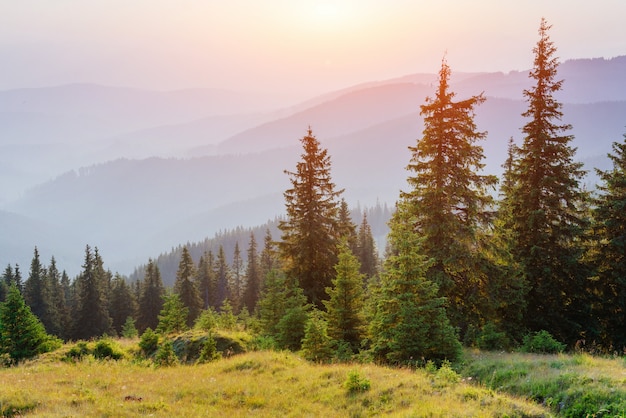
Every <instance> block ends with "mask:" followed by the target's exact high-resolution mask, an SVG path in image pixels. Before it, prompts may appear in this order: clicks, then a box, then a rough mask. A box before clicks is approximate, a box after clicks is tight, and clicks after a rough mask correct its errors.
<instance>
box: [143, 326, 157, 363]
mask: <svg viewBox="0 0 626 418" xmlns="http://www.w3.org/2000/svg"><path fill="white" fill-rule="evenodd" d="M139 348H141V351H142V352H143V354H144V355H145V356H150V355H152V353H154V352H155V351H156V350H157V349H158V348H159V335H158V334H157V333H156V332H154V331H152V328H147V329H146V330H145V331H144V333H143V334H141V340H139Z"/></svg>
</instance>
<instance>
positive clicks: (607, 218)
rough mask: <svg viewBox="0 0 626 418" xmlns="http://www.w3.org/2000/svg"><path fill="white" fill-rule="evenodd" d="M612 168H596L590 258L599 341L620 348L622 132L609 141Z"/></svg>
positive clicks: (624, 270)
mask: <svg viewBox="0 0 626 418" xmlns="http://www.w3.org/2000/svg"><path fill="white" fill-rule="evenodd" d="M609 158H610V159H611V161H612V162H613V169H612V170H607V171H602V170H596V171H597V173H598V175H599V176H600V179H601V181H602V182H601V184H599V185H598V190H599V192H600V194H599V196H598V197H597V198H596V199H595V208H594V210H593V220H594V236H595V237H596V242H597V245H596V246H595V248H593V252H592V255H591V259H592V260H593V262H594V265H595V268H596V270H597V275H598V284H599V288H600V296H601V300H599V301H597V303H596V306H595V309H594V313H595V314H596V315H597V316H598V317H599V318H600V319H601V322H602V333H601V336H600V339H601V342H602V343H603V344H604V346H605V347H607V348H608V347H611V346H612V347H614V348H615V349H619V350H620V351H621V350H622V349H623V348H624V347H626V329H625V327H624V324H626V134H624V140H623V141H622V142H621V143H618V142H615V143H613V153H612V154H609Z"/></svg>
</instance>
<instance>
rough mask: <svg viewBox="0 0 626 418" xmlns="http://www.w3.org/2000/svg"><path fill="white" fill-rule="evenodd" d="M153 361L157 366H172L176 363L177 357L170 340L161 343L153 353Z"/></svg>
mask: <svg viewBox="0 0 626 418" xmlns="http://www.w3.org/2000/svg"><path fill="white" fill-rule="evenodd" d="M154 362H155V363H156V364H157V365H159V366H173V365H174V364H176V363H178V357H176V353H175V352H174V345H173V344H172V342H171V341H170V340H166V341H165V342H163V344H161V346H160V347H159V349H158V350H157V352H156V354H155V355H154Z"/></svg>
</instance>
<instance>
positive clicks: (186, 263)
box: [174, 247, 202, 327]
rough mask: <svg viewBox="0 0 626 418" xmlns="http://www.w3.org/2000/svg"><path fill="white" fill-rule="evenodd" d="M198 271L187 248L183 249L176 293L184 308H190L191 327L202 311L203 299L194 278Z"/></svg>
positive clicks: (177, 275)
mask: <svg viewBox="0 0 626 418" xmlns="http://www.w3.org/2000/svg"><path fill="white" fill-rule="evenodd" d="M195 277H196V270H195V265H194V263H193V260H192V259H191V254H190V253H189V249H188V248H187V247H183V251H182V255H181V258H180V263H179V264H178V271H177V272H176V282H175V283H174V291H175V292H176V293H177V294H178V295H179V296H180V300H181V302H182V303H183V305H184V306H186V307H187V308H188V313H189V315H188V317H187V326H188V327H191V326H192V325H193V322H194V321H195V320H196V318H197V317H198V316H199V315H200V310H201V309H202V299H201V298H200V294H199V292H198V288H197V287H196V283H195V280H194V278H195Z"/></svg>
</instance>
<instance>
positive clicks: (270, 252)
mask: <svg viewBox="0 0 626 418" xmlns="http://www.w3.org/2000/svg"><path fill="white" fill-rule="evenodd" d="M259 263H260V268H261V282H263V281H264V280H265V278H266V277H267V275H268V274H269V272H270V271H272V270H277V269H279V268H280V266H279V264H280V263H279V260H278V253H277V250H276V243H275V242H274V240H273V239H272V233H271V232H270V230H269V228H268V229H266V230H265V237H264V238H263V249H262V250H261V256H260V259H259ZM260 288H261V289H263V284H261V286H260Z"/></svg>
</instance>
